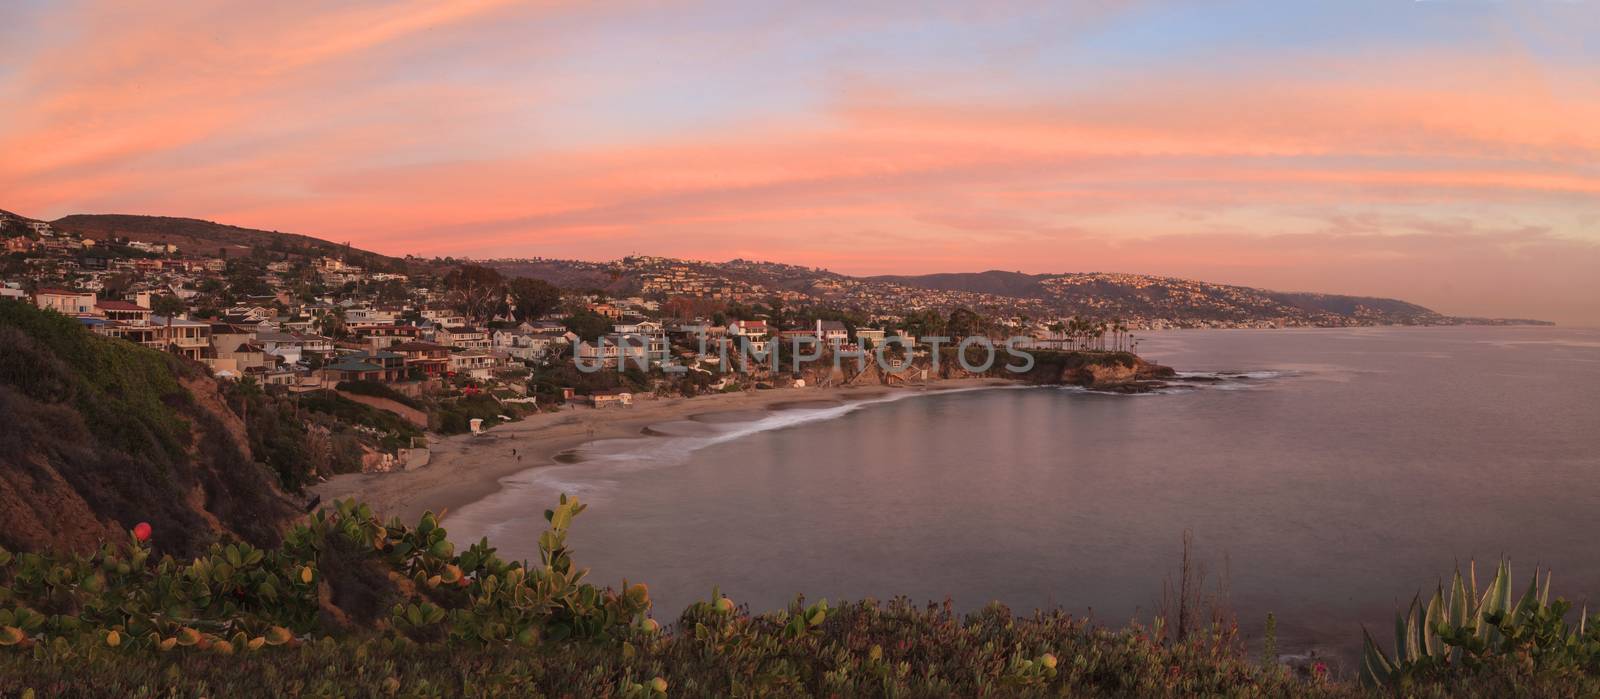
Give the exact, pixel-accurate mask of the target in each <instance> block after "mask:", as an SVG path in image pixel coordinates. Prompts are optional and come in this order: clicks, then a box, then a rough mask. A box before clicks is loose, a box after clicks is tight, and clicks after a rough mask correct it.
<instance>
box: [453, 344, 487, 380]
mask: <svg viewBox="0 0 1600 699" xmlns="http://www.w3.org/2000/svg"><path fill="white" fill-rule="evenodd" d="M497 366H499V361H498V360H496V359H495V357H494V355H493V354H491V353H489V352H488V351H485V350H459V351H455V352H451V353H450V371H451V372H452V373H454V374H455V375H456V376H470V377H472V378H474V379H487V378H490V377H492V376H493V375H494V370H495V367H497Z"/></svg>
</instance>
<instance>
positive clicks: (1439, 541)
mask: <svg viewBox="0 0 1600 699" xmlns="http://www.w3.org/2000/svg"><path fill="white" fill-rule="evenodd" d="M1140 350H1141V353H1142V354H1145V355H1146V356H1148V357H1150V358H1152V359H1155V360H1157V361H1160V362H1162V363H1164V364H1168V365H1170V366H1173V367H1175V368H1178V369H1179V370H1183V371H1189V372H1200V373H1208V374H1212V375H1219V376H1223V377H1224V380H1223V381H1221V382H1219V383H1216V384H1212V385H1209V386H1205V387H1201V388H1197V389H1193V390H1184V391H1174V392H1170V393H1164V394H1157V395H1141V396H1116V395H1100V394H1093V393H1085V392H1082V391H1076V390H1071V389H1062V388H1023V389H996V390H978V391H968V392H960V393H945V394H937V395H923V396H914V397H902V398H899V399H896V400H889V401H879V402H869V403H866V404H861V405H852V406H847V407H844V408H833V409H826V410H796V411H783V412H779V413H774V414H772V415H770V416H768V417H765V418H763V419H761V420H759V421H756V422H752V423H740V424H730V425H714V426H713V425H700V426H696V427H693V428H682V427H681V426H680V428H681V429H683V431H685V432H688V433H690V436H684V437H666V438H652V439H649V440H642V441H641V440H628V441H623V442H620V443H611V444H604V443H602V444H597V445H595V446H594V447H592V448H590V449H588V450H587V456H588V459H589V460H588V461H585V462H584V463H579V464H573V465H567V466H558V467H551V468H545V469H538V470H535V471H531V472H529V473H527V474H524V475H522V476H519V477H518V478H516V479H513V480H512V481H510V482H509V483H508V486H509V487H508V489H507V490H506V491H505V492H503V493H501V494H500V495H498V496H496V497H494V498H491V499H489V500H486V501H484V502H482V503H479V504H476V505H473V506H470V507H468V508H466V509H464V510H463V511H462V512H460V513H459V514H457V515H456V516H454V517H452V518H451V521H450V529H451V532H452V534H453V535H454V536H455V537H456V538H457V539H458V540H463V541H465V540H475V539H476V538H477V537H479V536H482V535H485V534H487V535H489V536H490V537H491V539H492V540H493V541H494V542H495V543H496V544H498V545H499V546H500V547H501V550H502V552H503V553H505V554H507V555H509V556H514V557H531V556H534V555H535V552H536V549H535V548H534V546H535V540H536V536H537V532H538V531H539V530H540V528H542V526H543V524H544V523H543V519H542V512H543V509H544V508H545V507H546V506H547V505H548V504H549V503H550V502H551V501H552V500H553V498H554V493H555V492H557V491H566V492H575V493H577V494H579V495H580V496H581V497H583V498H584V499H585V500H586V501H588V502H590V503H592V504H591V507H590V508H589V510H588V511H587V512H586V513H585V514H584V516H582V517H580V518H579V519H578V521H577V524H576V527H575V529H574V532H573V534H572V536H571V538H570V541H571V543H572V544H573V545H574V546H575V547H576V549H577V556H578V559H579V560H580V561H581V562H582V563H583V564H585V565H588V566H591V567H592V569H593V573H592V574H593V576H594V578H595V579H597V580H598V581H607V582H612V583H615V582H618V581H620V580H621V579H622V578H624V577H626V578H628V579H630V580H645V581H647V582H649V583H650V584H651V590H652V592H653V594H654V596H655V598H656V600H657V612H656V615H657V616H658V618H661V619H662V620H663V621H664V622H666V621H671V620H673V619H675V618H676V616H677V613H678V612H679V611H681V609H682V608H683V606H684V605H686V604H688V603H689V602H691V601H693V600H695V599H701V598H706V597H707V596H708V595H709V594H710V592H711V586H712V585H713V584H717V585H720V586H721V589H722V591H723V592H724V593H726V594H728V595H729V596H731V597H733V598H734V599H736V600H738V601H741V602H748V603H750V604H751V605H752V606H753V607H755V608H756V609H777V608H780V607H782V606H783V605H785V604H786V603H788V602H789V601H790V600H792V599H793V597H794V596H795V595H796V594H799V593H804V594H805V595H806V596H807V597H808V598H809V599H816V598H819V597H826V598H829V599H841V598H850V599H856V598H862V597H876V598H880V599H887V598H890V597H893V596H896V595H905V596H908V597H910V598H912V599H913V600H917V601H926V600H943V599H945V598H946V597H950V598H952V599H953V600H954V601H955V603H956V604H957V606H958V607H961V608H965V609H972V608H976V607H979V606H981V605H983V604H985V603H987V602H989V601H990V600H1000V601H1003V602H1005V603H1007V604H1009V605H1010V606H1011V607H1012V608H1013V609H1014V610H1016V611H1019V612H1025V611H1028V610H1031V609H1033V608H1036V607H1049V606H1060V607H1063V608H1065V609H1068V610H1071V611H1074V612H1077V613H1084V614H1092V615H1093V617H1094V618H1095V619H1096V620H1098V621H1100V622H1103V623H1106V624H1112V625H1120V624H1122V623H1125V622H1127V621H1129V620H1130V619H1135V618H1137V619H1141V620H1148V618H1149V617H1150V616H1151V614H1152V612H1153V611H1154V610H1155V608H1156V607H1157V606H1158V603H1159V600H1160V597H1161V589H1162V583H1163V580H1164V579H1166V578H1167V577H1168V576H1171V575H1172V574H1173V573H1174V571H1175V569H1176V568H1177V565H1178V561H1179V556H1180V553H1181V542H1182V536H1183V532H1184V531H1185V530H1189V531H1191V532H1193V537H1194V541H1195V544H1196V553H1197V556H1198V558H1199V559H1200V560H1201V561H1203V562H1204V563H1205V564H1206V565H1207V567H1208V570H1209V574H1208V580H1209V581H1210V582H1212V583H1219V582H1220V583H1223V584H1224V588H1225V592H1226V600H1227V603H1228V605H1229V606H1230V607H1231V608H1232V610H1233V611H1234V612H1236V613H1237V614H1238V617H1239V621H1240V623H1241V625H1242V626H1243V627H1244V630H1245V631H1246V633H1247V634H1252V635H1254V634H1255V633H1256V632H1258V631H1259V629H1260V628H1261V625H1262V620H1263V618H1264V616H1265V615H1266V614H1267V613H1268V612H1273V613H1274V614H1275V615H1276V617H1277V618H1278V620H1279V638H1280V646H1282V647H1283V648H1284V649H1285V650H1286V651H1301V652H1303V651H1306V650H1309V649H1316V650H1319V651H1320V652H1322V653H1323V654H1331V655H1333V656H1335V657H1336V658H1338V657H1344V658H1348V657H1350V655H1351V654H1353V653H1354V652H1355V650H1356V649H1358V648H1359V639H1360V624H1362V623H1366V624H1367V625H1368V626H1369V627H1372V628H1375V629H1377V630H1378V631H1379V632H1380V634H1379V636H1380V638H1384V639H1385V640H1386V642H1387V634H1383V633H1381V632H1382V631H1384V630H1387V629H1389V628H1392V626H1390V623H1391V621H1392V614H1393V613H1394V610H1395V609H1396V608H1397V607H1402V606H1404V604H1405V603H1407V602H1409V600H1410V599H1411V596H1412V595H1413V594H1415V593H1417V592H1418V591H1419V590H1420V589H1424V588H1426V589H1428V590H1430V591H1431V589H1432V587H1433V585H1434V584H1435V583H1436V582H1437V580H1438V579H1439V576H1442V575H1447V574H1448V573H1449V572H1450V571H1451V570H1452V569H1453V568H1454V566H1455V565H1456V564H1457V563H1458V562H1459V563H1463V564H1464V563H1465V562H1466V561H1467V560H1469V559H1473V558H1476V559H1477V560H1478V561H1480V562H1483V561H1490V562H1492V561H1494V560H1495V559H1497V558H1498V557H1499V556H1501V555H1506V556H1509V557H1511V559H1512V563H1513V570H1514V572H1516V573H1517V574H1518V575H1519V577H1525V576H1529V575H1531V574H1532V572H1533V569H1534V566H1535V564H1539V565H1547V566H1550V567H1553V568H1554V570H1555V579H1554V584H1553V586H1552V587H1553V592H1554V594H1557V595H1564V596H1566V597H1568V598H1569V599H1587V596H1586V594H1585V593H1600V539H1597V532H1600V331H1587V330H1568V329H1551V328H1426V329H1420V328H1419V329H1389V328H1382V329H1350V330H1342V329H1341V330H1279V331H1181V332H1169V333H1158V334H1157V333H1153V334H1150V335H1149V336H1147V337H1146V338H1145V339H1144V340H1143V341H1142V343H1141V346H1140ZM1520 584H1521V583H1519V586H1520ZM1594 601H1596V602H1600V599H1596V600H1594Z"/></svg>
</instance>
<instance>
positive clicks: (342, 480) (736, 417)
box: [311, 378, 1009, 523]
mask: <svg viewBox="0 0 1600 699" xmlns="http://www.w3.org/2000/svg"><path fill="white" fill-rule="evenodd" d="M1008 383H1009V382H1007V381H1004V380H1000V379H992V378H975V379H945V380H936V381H928V382H922V383H916V384H909V385H904V386H893V387H890V386H851V387H827V388H794V389H771V390H765V391H745V392H741V393H724V394H716V395H710V396H697V397H695V398H657V399H649V398H636V399H635V401H634V404H633V406H632V407H628V408H598V409H597V408H589V407H582V406H577V407H567V408H564V409H563V410H561V411H560V412H554V413H540V414H538V415H533V416H529V417H527V418H525V419H523V420H521V421H518V422H512V423H506V424H503V425H498V426H496V427H494V428H491V429H489V430H488V431H486V432H484V433H483V434H479V435H472V434H463V435H453V436H449V437H441V436H438V435H430V438H429V443H430V446H431V447H432V454H431V456H430V458H429V462H428V465H427V466H424V467H422V468H418V469H415V470H411V471H396V472H392V473H350V474H342V475H338V476H334V477H333V478H331V479H328V480H327V481H325V482H323V483H320V484H318V485H316V486H313V487H312V488H311V491H312V492H313V493H315V494H317V495H320V496H321V497H322V500H323V502H325V503H328V502H331V501H332V500H335V499H343V498H351V497H354V498H356V499H359V500H361V501H363V502H365V503H367V504H369V505H371V506H372V508H373V510H375V511H377V512H379V513H380V514H381V515H382V516H383V518H384V519H388V518H389V517H399V518H400V520H401V521H402V522H407V523H414V522H416V520H417V519H419V518H420V517H421V516H422V513H424V512H428V511H432V512H435V513H440V512H444V513H445V514H446V516H447V517H448V511H449V510H455V509H459V508H461V507H463V506H465V505H468V504H470V503H473V502H477V501H478V500H481V499H483V498H486V497H488V496H490V495H493V494H495V493H496V492H499V490H500V479H502V478H506V477H508V476H513V475H516V474H518V473H521V472H523V471H525V470H527V469H530V468H538V467H540V466H548V465H550V464H553V463H558V462H563V461H566V462H570V461H571V460H572V458H573V450H575V449H577V448H578V447H580V446H582V445H583V444H585V443H587V442H591V441H595V440H601V439H630V438H632V439H650V438H652V437H656V436H663V435H683V434H694V433H695V431H696V429H697V428H698V429H701V430H704V429H708V428H709V426H711V425H716V424H727V423H734V422H745V421H750V420H756V419H760V418H761V417H762V416H763V415H764V414H766V413H767V412H768V411H774V410H791V409H808V408H826V407H830V406H835V405H841V404H843V403H845V402H849V401H857V400H868V399H872V398H878V397H881V396H884V395H887V394H889V393H898V392H906V391H942V390H952V389H957V388H972V387H976V386H985V385H1007V384H1008ZM513 450H515V454H513V453H512V452H513Z"/></svg>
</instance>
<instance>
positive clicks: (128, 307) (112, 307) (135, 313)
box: [94, 299, 153, 325]
mask: <svg viewBox="0 0 1600 699" xmlns="http://www.w3.org/2000/svg"><path fill="white" fill-rule="evenodd" d="M94 308H95V315H98V316H101V317H103V318H105V319H106V320H114V321H117V322H121V323H131V324H134V325H148V324H149V323H150V316H151V315H153V312H152V311H151V310H150V309H148V308H145V307H144V306H141V305H139V304H137V303H132V302H129V301H118V300H115V299H106V300H104V301H98V302H96V303H95V305H94Z"/></svg>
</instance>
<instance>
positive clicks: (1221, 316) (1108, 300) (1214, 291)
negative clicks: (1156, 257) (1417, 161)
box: [0, 212, 1544, 328]
mask: <svg viewBox="0 0 1600 699" xmlns="http://www.w3.org/2000/svg"><path fill="white" fill-rule="evenodd" d="M27 221H29V219H27V218H25V217H22V216H18V215H16V214H9V213H7V212H0V226H7V225H9V227H11V228H17V229H20V228H21V225H22V224H23V223H25V222H27ZM50 223H51V225H52V226H54V227H55V228H56V229H58V230H61V231H66V232H71V233H76V234H78V235H82V236H85V237H90V238H95V239H106V238H112V237H125V238H129V239H132V240H138V241H145V242H152V243H171V244H175V245H177V246H178V248H179V249H180V250H182V251H185V252H188V253H196V254H204V255H228V256H240V255H248V254H250V253H251V252H252V251H255V250H262V251H267V252H272V253H277V254H281V255H289V256H301V257H316V256H324V255H326V256H338V257H342V258H344V259H345V260H346V261H348V262H351V263H352V264H357V265H360V266H363V267H367V268H369V269H378V270H393V271H402V270H407V268H415V267H419V266H426V265H428V263H426V262H421V261H418V260H413V259H410V258H408V259H406V260H401V259H397V258H393V257H387V256H384V255H379V254H377V253H373V252H369V251H365V250H359V249H355V248H351V247H349V246H348V245H342V244H338V243H333V242H329V241H326V240H322V239H319V238H313V237H310V236H305V235H299V234H292V233H280V232H277V231H263V230H257V229H251V228H242V227H239V226H231V225H226V224H221V223H214V222H211V221H202V220H199V219H191V218H171V217H162V216H134V215H124V214H74V215H71V216H66V217H63V218H61V219H58V220H56V221H53V222H50ZM481 264H484V265H486V266H489V267H492V268H494V269H496V270H498V271H500V272H501V273H502V274H505V275H507V276H512V277H530V278H536V279H543V280H545V281H548V282H550V283H552V284H555V285H557V286H560V287H563V288H566V289H571V290H580V291H600V292H603V293H606V294H608V295H612V296H629V295H636V294H646V295H653V296H656V297H660V298H667V297H671V296H699V297H703V298H709V299H715V300H718V301H740V302H745V303H758V302H762V303H764V302H767V301H769V300H770V299H771V298H772V297H774V296H779V297H782V298H784V299H785V302H786V303H824V304H828V305H833V306H836V307H840V308H844V309H854V310H859V311H864V312H867V313H884V314H898V313H902V312H904V311H907V310H924V309H937V310H943V311H948V310H951V309H954V308H961V307H965V308H970V309H973V310H977V311H979V312H981V313H985V314H992V315H1010V316H1027V317H1030V318H1034V319H1041V318H1054V317H1065V316H1074V315H1077V316H1084V317H1088V318H1092V319H1099V320H1111V319H1118V318H1120V319H1122V320H1124V321H1126V322H1128V323H1129V324H1130V325H1131V326H1132V327H1135V328H1159V327H1216V326H1222V327H1264V326H1279V325H1281V326H1317V327H1338V326H1351V325H1463V324H1473V325H1482V324H1544V323H1543V322H1542V321H1536V320H1523V319H1497V318H1469V317H1453V316H1446V315H1442V314H1440V313H1437V312H1435V311H1433V310H1431V309H1428V308H1425V307H1423V306H1420V305H1417V304H1414V303H1409V302H1406V301H1402V300H1398V299H1389V298H1375V297H1363V296H1348V295H1339V294H1324V293H1311V292H1283V291H1272V290H1265V289H1255V288H1250V287H1244V286H1237V285H1227V284H1213V283H1210V282H1204V281H1197V280H1188V279H1177V278H1171V277H1156V276H1149V275H1141V274H1111V273H1066V274H1023V273H1021V272H1005V271H999V270H990V271H986V272H957V273H943V274H924V275H912V276H895V275H886V276H869V277H851V276H847V275H843V274H838V273H835V272H830V271H827V270H824V269H818V268H811V267H803V266H798V265H790V264H782V263H774V262H758V261H750V260H742V259H735V260H730V261H727V262H708V261H699V260H681V259H673V258H664V257H629V258H624V259H621V260H615V261H611V262H589V261H581V260H560V259H550V258H520V259H496V260H486V261H482V262H481ZM409 271H415V270H414V269H412V270H409ZM930 292H931V293H930Z"/></svg>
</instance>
